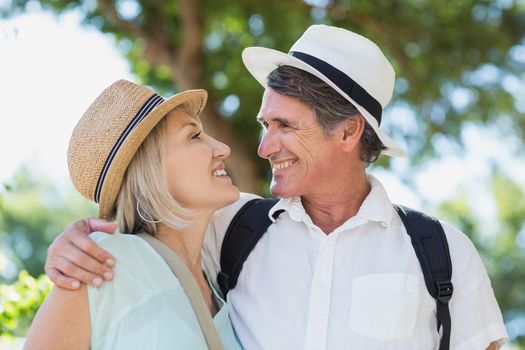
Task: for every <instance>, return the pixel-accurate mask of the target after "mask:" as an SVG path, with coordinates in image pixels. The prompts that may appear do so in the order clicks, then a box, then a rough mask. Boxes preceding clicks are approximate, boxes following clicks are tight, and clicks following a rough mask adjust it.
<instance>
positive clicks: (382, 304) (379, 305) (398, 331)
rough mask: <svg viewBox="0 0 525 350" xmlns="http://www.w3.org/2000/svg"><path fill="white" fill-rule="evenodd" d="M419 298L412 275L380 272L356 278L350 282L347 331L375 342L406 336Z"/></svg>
mask: <svg viewBox="0 0 525 350" xmlns="http://www.w3.org/2000/svg"><path fill="white" fill-rule="evenodd" d="M420 298H421V294H420V289H419V279H418V277H417V276H415V275H410V274H406V273H381V274H374V275H368V276H360V277H357V278H355V279H354V280H353V281H352V299H351V309H350V330H351V331H352V332H355V333H358V334H361V335H364V336H368V337H372V338H375V339H378V340H393V339H401V338H406V337H410V336H411V335H412V334H413V333H414V329H415V325H416V320H417V310H418V304H419V302H420Z"/></svg>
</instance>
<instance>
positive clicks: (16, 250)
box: [0, 167, 96, 283]
mask: <svg viewBox="0 0 525 350" xmlns="http://www.w3.org/2000/svg"><path fill="white" fill-rule="evenodd" d="M6 187H7V188H8V189H9V190H8V191H6V192H5V193H4V194H3V196H2V201H1V202H0V203H1V204H0V283H4V282H9V281H12V280H13V279H14V278H16V275H17V274H18V271H20V270H22V269H26V270H27V271H29V273H30V274H31V275H32V276H38V275H40V274H41V273H43V272H44V271H43V265H44V262H45V260H46V256H47V247H48V246H49V244H50V243H51V241H52V240H53V239H54V238H55V236H56V235H57V234H59V233H60V232H61V231H62V230H63V229H64V227H66V226H67V225H68V224H69V223H70V222H71V221H73V220H76V219H78V218H82V217H87V216H94V215H95V214H96V211H95V209H94V206H93V205H92V204H91V203H90V202H89V201H88V200H86V199H83V198H82V197H80V195H79V194H77V193H74V192H73V191H72V190H71V189H70V188H67V189H66V188H62V189H58V188H56V187H55V186H53V185H52V184H51V183H49V182H47V181H46V179H45V177H44V176H42V175H39V174H36V173H29V170H28V169H27V168H25V167H22V168H21V169H20V170H19V171H18V172H17V173H16V174H15V175H14V176H13V179H12V180H11V181H10V182H9V184H8V185H7V186H6Z"/></svg>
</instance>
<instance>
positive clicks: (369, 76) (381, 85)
mask: <svg viewBox="0 0 525 350" xmlns="http://www.w3.org/2000/svg"><path fill="white" fill-rule="evenodd" d="M242 59H243V62H244V65H245V66H246V68H247V69H248V71H250V73H251V74H252V75H253V76H254V77H255V79H257V81H258V82H259V83H260V84H261V85H263V86H264V87H266V86H267V83H268V81H267V78H268V74H270V73H271V72H272V71H273V70H274V69H276V68H277V67H279V66H292V67H296V68H299V69H302V70H304V71H306V72H308V73H310V74H313V75H315V76H316V77H318V78H319V79H321V80H322V81H324V82H325V83H327V84H328V85H329V86H331V87H332V88H333V89H334V90H336V91H337V92H338V93H339V94H340V95H341V96H343V97H344V98H345V99H347V100H348V101H350V102H351V103H352V104H353V105H354V106H355V107H356V108H357V109H358V110H359V112H361V114H362V115H363V117H364V118H365V119H366V121H367V122H368V124H370V126H371V127H372V128H373V129H374V131H375V132H376V134H377V136H378V137H379V139H380V140H381V141H382V142H383V144H384V145H385V146H386V147H387V149H386V150H384V151H383V152H382V153H383V154H386V155H391V156H403V155H404V154H405V151H404V150H403V149H402V148H401V147H400V146H399V145H398V144H396V143H395V142H394V140H392V139H391V138H390V137H389V136H388V135H387V134H386V133H385V132H384V131H383V130H382V129H380V128H379V125H380V123H381V114H382V112H383V108H385V106H386V105H387V104H388V102H389V101H390V99H391V98H392V92H393V89H394V79H395V73H394V69H393V68H392V66H391V65H390V63H389V62H388V60H387V59H386V57H385V55H383V52H381V49H379V47H378V46H377V45H376V44H374V43H373V42H372V41H370V40H368V39H367V38H365V37H363V36H361V35H359V34H356V33H353V32H351V31H349V30H346V29H343V28H337V27H331V26H326V25H313V26H311V27H310V28H308V29H307V30H306V31H305V32H304V34H303V35H302V36H301V37H300V38H299V39H298V40H297V41H296V42H295V44H293V46H292V48H291V49H290V51H289V52H288V53H284V52H280V51H277V50H273V49H268V48H266V47H248V48H246V49H244V51H243V53H242Z"/></svg>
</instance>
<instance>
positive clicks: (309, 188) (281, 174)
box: [257, 88, 344, 198]
mask: <svg viewBox="0 0 525 350" xmlns="http://www.w3.org/2000/svg"><path fill="white" fill-rule="evenodd" d="M257 119H258V121H259V122H260V123H261V125H262V127H263V128H264V135H263V137H262V140H261V142H260V144H259V156H261V157H262V158H265V159H268V160H269V162H270V165H271V167H272V175H273V176H272V183H271V185H270V190H271V192H272V194H273V195H274V196H278V197H281V198H283V197H292V196H308V195H322V194H323V193H330V191H331V190H333V186H334V185H336V184H335V183H332V182H331V181H330V179H331V177H332V175H333V174H334V171H335V170H336V169H337V167H338V163H339V162H338V160H339V159H341V157H342V156H344V155H343V152H342V151H341V147H340V142H339V141H338V137H337V135H338V134H337V132H336V133H335V134H334V136H326V135H325V134H324V132H323V129H322V127H321V125H320V124H319V122H318V121H317V117H316V116H315V113H314V110H313V109H312V108H310V107H309V106H307V105H306V104H304V103H302V102H301V101H299V100H297V99H294V98H291V97H288V96H284V95H280V94H278V93H276V92H275V91H273V90H271V89H269V88H268V89H266V91H265V93H264V96H263V100H262V104H261V109H260V111H259V115H258V117H257Z"/></svg>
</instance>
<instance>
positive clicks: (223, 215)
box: [202, 192, 261, 291]
mask: <svg viewBox="0 0 525 350" xmlns="http://www.w3.org/2000/svg"><path fill="white" fill-rule="evenodd" d="M255 198H261V197H259V196H257V195H255V194H253V193H243V192H241V196H240V198H239V200H238V201H237V202H235V203H233V204H230V205H228V206H226V207H224V208H221V209H219V210H217V211H216V212H215V213H214V214H213V217H212V219H211V220H210V223H209V225H208V228H207V230H206V235H205V237H204V242H203V244H202V265H203V269H204V272H206V274H207V276H208V278H209V280H210V281H211V282H212V284H213V286H214V287H215V290H217V291H220V288H219V285H218V283H217V274H218V273H219V271H220V256H221V246H222V241H223V240H224V235H225V234H226V230H227V229H228V226H229V225H230V222H231V221H232V219H233V217H234V216H235V214H237V212H238V211H239V209H241V208H242V206H243V205H244V204H246V202H248V201H250V200H252V199H255Z"/></svg>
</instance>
